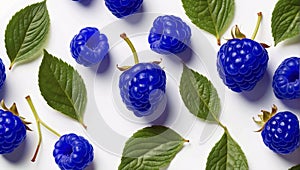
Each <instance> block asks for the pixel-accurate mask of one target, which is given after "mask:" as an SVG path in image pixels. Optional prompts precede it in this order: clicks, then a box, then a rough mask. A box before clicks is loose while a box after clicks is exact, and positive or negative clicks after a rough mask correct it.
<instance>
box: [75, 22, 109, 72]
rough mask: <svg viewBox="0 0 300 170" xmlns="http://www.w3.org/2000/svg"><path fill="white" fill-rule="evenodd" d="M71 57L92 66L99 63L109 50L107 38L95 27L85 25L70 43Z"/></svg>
mask: <svg viewBox="0 0 300 170" xmlns="http://www.w3.org/2000/svg"><path fill="white" fill-rule="evenodd" d="M70 48H71V53H72V57H73V58H74V59H75V60H76V62H77V63H79V64H82V65H84V66H87V67H89V66H92V65H95V64H98V63H100V62H101V61H102V60H103V59H104V57H105V56H106V55H107V53H108V50H109V44H108V39H107V37H106V35H105V34H101V33H100V31H99V30H98V29H97V28H94V27H86V28H83V29H81V30H80V32H79V34H77V35H75V36H74V38H73V39H72V41H71V43H70Z"/></svg>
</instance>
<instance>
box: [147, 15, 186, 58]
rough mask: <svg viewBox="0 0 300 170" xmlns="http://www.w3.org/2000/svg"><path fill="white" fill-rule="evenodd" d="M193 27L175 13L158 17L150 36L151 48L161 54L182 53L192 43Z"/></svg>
mask: <svg viewBox="0 0 300 170" xmlns="http://www.w3.org/2000/svg"><path fill="white" fill-rule="evenodd" d="M190 39H191V29H190V27H189V26H188V25H187V24H186V23H185V22H183V21H182V20H181V18H179V17H176V16H173V15H164V16H159V17H157V18H156V19H155V20H154V22H153V26H152V28H151V30H150V33H149V36H148V42H149V43H150V48H151V49H152V50H153V51H155V52H157V53H159V54H169V53H174V54H176V53H180V52H182V51H184V50H185V49H186V48H187V46H188V45H189V44H190V41H191V40H190Z"/></svg>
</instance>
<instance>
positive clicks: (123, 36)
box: [120, 33, 139, 64]
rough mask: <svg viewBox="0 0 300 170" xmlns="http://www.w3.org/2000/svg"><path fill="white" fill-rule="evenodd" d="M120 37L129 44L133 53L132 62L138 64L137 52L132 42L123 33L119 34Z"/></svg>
mask: <svg viewBox="0 0 300 170" xmlns="http://www.w3.org/2000/svg"><path fill="white" fill-rule="evenodd" d="M120 37H121V38H123V39H124V40H125V41H126V43H127V44H128V45H129V47H130V49H131V51H132V53H133V57H134V64H138V63H139V58H138V55H137V52H136V50H135V48H134V46H133V44H132V42H131V41H130V39H129V38H128V37H127V35H126V34H125V33H122V34H121V35H120Z"/></svg>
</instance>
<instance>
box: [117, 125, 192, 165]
mask: <svg viewBox="0 0 300 170" xmlns="http://www.w3.org/2000/svg"><path fill="white" fill-rule="evenodd" d="M185 142H188V141H187V140H184V139H183V138H182V137H181V136H180V135H178V134H177V133H176V132H175V131H173V130H172V129H169V128H167V127H164V126H151V127H146V128H144V129H141V130H139V131H138V132H136V133H134V134H133V136H132V137H131V138H130V139H129V140H128V141H127V142H126V144H125V147H124V150H123V154H122V160H121V164H120V165H119V170H136V169H151V170H159V168H162V167H165V166H167V165H168V164H169V163H170V162H171V161H172V160H173V158H174V157H175V156H176V154H177V153H178V152H179V151H180V150H181V149H182V147H183V144H184V143H185Z"/></svg>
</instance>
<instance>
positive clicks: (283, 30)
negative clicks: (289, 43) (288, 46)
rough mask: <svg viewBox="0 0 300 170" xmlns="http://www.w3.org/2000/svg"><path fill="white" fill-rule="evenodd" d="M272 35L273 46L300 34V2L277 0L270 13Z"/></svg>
mask: <svg viewBox="0 0 300 170" xmlns="http://www.w3.org/2000/svg"><path fill="white" fill-rule="evenodd" d="M271 21H272V24H271V27H272V34H273V38H274V41H275V45H277V44H278V43H279V42H281V41H284V40H286V39H289V38H292V37H295V36H297V35H299V34H300V1H299V0H289V1H286V0H279V1H278V2H277V4H276V5H275V8H274V10H273V12H272V19H271Z"/></svg>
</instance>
